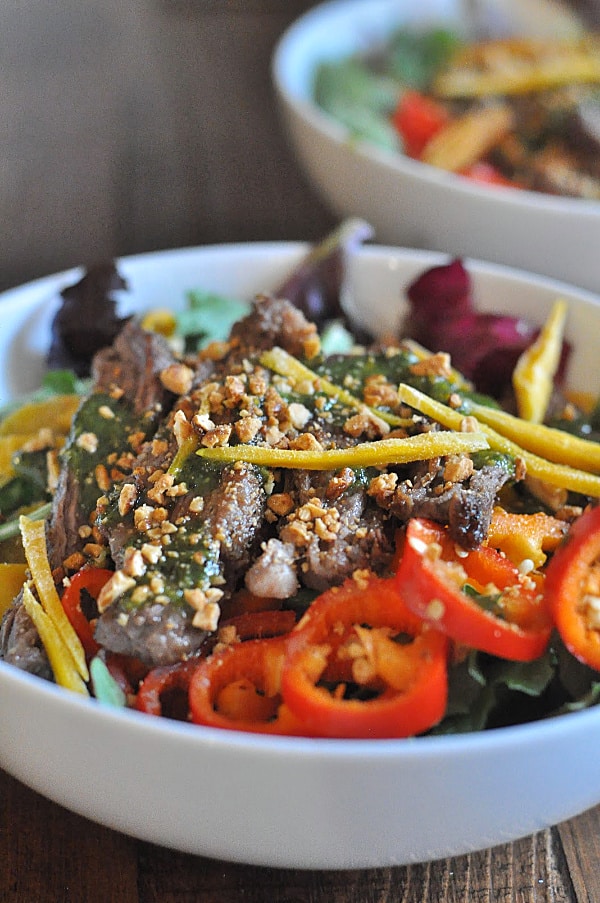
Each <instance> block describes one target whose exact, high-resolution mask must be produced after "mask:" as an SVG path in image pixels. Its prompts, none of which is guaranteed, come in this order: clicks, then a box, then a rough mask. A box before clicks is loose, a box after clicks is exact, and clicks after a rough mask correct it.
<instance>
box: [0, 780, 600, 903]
mask: <svg viewBox="0 0 600 903" xmlns="http://www.w3.org/2000/svg"><path fill="white" fill-rule="evenodd" d="M549 792H551V790H550V791H549ZM0 800H1V801H2V802H1V804H0V863H1V865H0V901H1V903H194V901H201V903H238V901H243V903H442V901H443V903H446V901H447V903H463V901H464V903H545V901H547V903H597V901H598V900H600V867H599V864H600V807H599V808H597V809H593V810H592V811H590V812H587V813H585V814H584V815H581V816H580V817H579V818H576V819H573V820H572V821H569V822H566V823H565V824H562V825H559V826H558V827H556V828H551V829H549V830H547V831H542V832H540V833H539V834H536V835H534V836H533V837H528V838H526V839H524V840H519V841H516V842H515V843H511V844H507V845H506V846H501V847H495V848H494V849H492V850H486V851H484V852H480V853H473V854H471V855H469V856H463V857H459V858H455V859H445V860H440V861H437V862H432V863H427V864H419V865H410V866H408V867H402V868H392V869H373V870H365V871H349V872H343V871H332V872H321V871H318V872H312V871H294V870H289V869H269V868H255V867H252V866H244V865H237V864H231V863H227V862H218V861H214V860H210V859H203V858H200V857H195V856H190V855H184V854H182V853H176V852H172V851H170V850H166V849H163V848H161V847H157V846H153V845H151V844H148V843H144V842H141V841H137V840H133V839H131V838H129V837H125V836H124V835H122V834H118V833H116V832H115V831H110V830H108V829H107V828H103V827H99V826H98V825H95V824H93V823H92V822H89V821H87V820H86V819H84V818H81V817H79V816H77V815H73V814H72V813H70V812H67V811H66V810H64V809H62V808H60V807H59V806H57V805H55V804H54V803H51V802H48V801H47V800H45V799H43V798H42V797H40V796H38V795H37V794H35V793H33V792H32V791H31V790H29V789H27V788H26V787H24V786H23V785H22V784H19V783H18V782H17V781H15V780H13V779H12V778H10V777H9V776H8V775H6V774H3V773H0Z"/></svg>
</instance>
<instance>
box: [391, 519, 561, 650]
mask: <svg viewBox="0 0 600 903" xmlns="http://www.w3.org/2000/svg"><path fill="white" fill-rule="evenodd" d="M396 582H397V588H398V591H399V592H400V593H401V594H402V596H403V598H404V600H405V602H406V604H407V606H408V607H409V608H410V609H411V610H412V611H413V612H415V614H417V615H419V617H422V618H424V619H425V620H427V621H428V622H429V623H431V624H432V625H434V626H435V627H436V628H437V629H438V630H442V631H443V632H444V633H447V634H448V636H450V637H451V638H452V639H453V640H455V641H457V642H459V643H462V644H464V645H467V646H471V647H472V648H474V649H479V650H481V651H483V652H489V653H490V654H491V655H497V656H499V657H500V658H506V659H510V660H513V661H531V660H533V659H535V658H538V657H539V656H540V655H541V654H542V653H543V652H544V650H545V648H546V646H547V645H548V641H549V639H550V633H551V630H552V621H551V617H550V614H549V611H548V607H547V605H546V604H545V603H544V600H543V597H542V594H541V593H540V592H539V590H538V588H537V586H536V585H535V584H534V583H533V581H531V580H528V578H526V577H523V576H522V575H521V574H520V573H519V571H518V569H517V567H516V566H515V565H514V564H513V563H512V562H511V561H509V559H508V558H506V557H505V556H504V555H501V554H500V553H499V552H497V551H496V550H495V549H491V548H489V547H487V546H480V547H479V548H478V549H475V550H474V551H469V552H467V551H466V550H464V551H457V549H456V546H455V544H454V543H453V542H452V541H451V540H450V538H449V537H448V534H447V531H446V530H445V528H444V527H442V526H441V525H439V524H436V523H433V522H432V521H428V520H425V519H422V518H414V519H413V520H411V521H410V522H409V524H408V528H407V532H406V544H405V548H404V555H403V557H402V560H401V562H400V566H399V568H398V571H397V574H396ZM468 586H469V587H471V590H472V594H470V593H469V591H468V590H465V588H466V587H468ZM486 601H487V602H488V603H489V607H485V604H486Z"/></svg>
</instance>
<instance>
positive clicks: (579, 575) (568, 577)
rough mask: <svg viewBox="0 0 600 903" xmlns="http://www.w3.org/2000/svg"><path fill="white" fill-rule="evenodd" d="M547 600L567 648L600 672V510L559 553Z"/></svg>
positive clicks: (592, 511)
mask: <svg viewBox="0 0 600 903" xmlns="http://www.w3.org/2000/svg"><path fill="white" fill-rule="evenodd" d="M546 600H547V602H548V605H549V606H550V610H551V611H552V614H553V616H554V621H555V624H556V627H557V629H558V632H559V633H560V635H561V637H562V639H563V642H564V644H565V646H566V647H567V649H568V650H569V651H570V652H571V653H572V654H573V655H574V656H575V657H576V658H578V659H579V660H580V661H582V662H584V664H586V665H589V667H590V668H594V669H595V670H596V671H600V507H595V508H588V509H587V510H586V511H585V512H584V513H583V514H582V515H581V517H579V518H578V519H577V520H576V521H575V523H574V524H573V525H572V527H571V529H570V531H569V533H568V534H567V537H566V539H565V540H564V542H563V543H562V545H560V546H559V547H558V549H557V550H556V551H555V553H554V555H553V557H552V559H551V560H550V563H549V564H548V566H547V567H546Z"/></svg>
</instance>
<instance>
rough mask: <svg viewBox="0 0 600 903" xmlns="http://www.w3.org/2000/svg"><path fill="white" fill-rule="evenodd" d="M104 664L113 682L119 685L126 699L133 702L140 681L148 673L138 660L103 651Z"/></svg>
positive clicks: (147, 667) (143, 664)
mask: <svg viewBox="0 0 600 903" xmlns="http://www.w3.org/2000/svg"><path fill="white" fill-rule="evenodd" d="M104 658H105V664H106V667H107V668H108V670H109V672H110V674H111V676H112V678H113V680H116V682H117V683H118V684H119V686H120V687H121V689H122V690H123V692H124V693H125V695H126V696H127V698H128V699H131V700H135V696H136V693H137V691H138V687H139V685H140V683H141V681H142V680H143V679H144V677H146V675H147V674H148V672H149V671H150V668H149V666H148V665H147V664H146V663H145V662H142V661H141V660H140V659H139V658H134V657H132V656H129V655H121V654H120V653H116V652H106V651H104Z"/></svg>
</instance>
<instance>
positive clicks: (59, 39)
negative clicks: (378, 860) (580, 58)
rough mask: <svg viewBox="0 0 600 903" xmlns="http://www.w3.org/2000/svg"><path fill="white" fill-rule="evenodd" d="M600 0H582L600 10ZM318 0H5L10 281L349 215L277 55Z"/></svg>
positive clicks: (4, 183)
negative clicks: (319, 170) (296, 124)
mask: <svg viewBox="0 0 600 903" xmlns="http://www.w3.org/2000/svg"><path fill="white" fill-rule="evenodd" d="M599 2H600V0H573V3H574V5H576V6H578V7H579V8H580V9H581V8H583V9H584V10H585V11H586V12H587V13H588V14H589V15H591V17H592V18H594V17H595V18H596V20H597V19H598V3H599ZM315 5H316V2H310V0H83V2H82V0H52V2H48V0H3V2H2V3H1V4H0V71H1V73H2V78H1V80H0V122H1V124H2V128H1V132H0V218H1V223H2V241H1V243H0V289H2V288H6V287H9V286H12V285H16V284H18V283H19V282H22V281H24V280H27V279H30V278H34V277H37V276H41V275H44V274H46V273H49V272H52V271H55V270H57V269H62V268H64V267H69V266H72V265H76V264H80V263H84V264H85V263H90V262H92V261H94V260H97V259H99V258H102V257H106V256H109V255H121V254H130V253H135V252H138V251H147V250H154V249H157V248H164V247H176V246H180V245H190V244H203V243H212V242H220V241H246V240H261V239H307V240H312V239H315V238H318V237H320V236H321V235H323V234H324V233H325V232H326V231H327V230H328V229H329V228H331V226H332V225H333V223H334V220H333V218H332V215H331V214H330V213H329V212H328V211H327V210H326V209H325V208H324V207H323V205H322V204H321V202H320V201H319V200H318V199H317V197H316V195H315V194H314V193H313V192H312V190H311V189H310V188H309V186H308V184H307V183H306V181H305V180H304V178H303V177H302V175H301V173H300V171H299V169H298V167H297V165H296V163H295V161H294V158H293V156H292V153H291V151H290V149H289V147H288V145H287V143H286V140H285V138H284V137H283V134H282V131H281V128H280V123H279V119H278V113H277V110H276V107H275V101H274V96H273V91H272V88H271V82H270V69H269V67H270V57H271V54H272V51H273V48H274V45H275V43H276V41H277V39H278V38H279V36H280V35H281V34H282V32H283V31H284V29H285V28H286V27H287V26H288V25H289V24H290V23H291V22H292V21H293V20H294V19H295V18H296V17H297V16H299V15H300V14H302V13H303V12H305V11H306V10H307V9H309V8H310V7H312V6H315Z"/></svg>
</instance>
